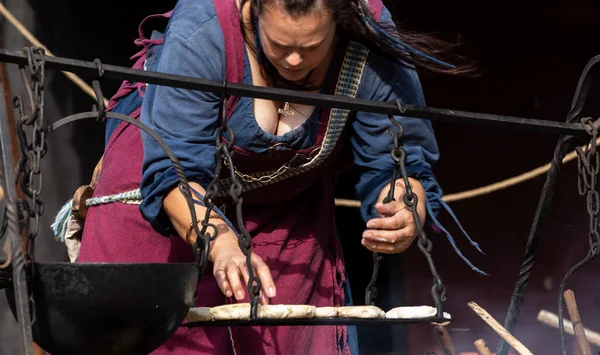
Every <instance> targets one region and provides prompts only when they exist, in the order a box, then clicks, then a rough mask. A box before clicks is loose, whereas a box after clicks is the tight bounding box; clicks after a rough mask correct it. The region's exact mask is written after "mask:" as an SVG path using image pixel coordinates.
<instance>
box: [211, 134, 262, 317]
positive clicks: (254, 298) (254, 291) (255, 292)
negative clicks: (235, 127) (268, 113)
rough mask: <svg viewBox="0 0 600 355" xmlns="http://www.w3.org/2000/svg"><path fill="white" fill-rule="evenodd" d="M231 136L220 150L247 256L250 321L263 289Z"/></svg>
mask: <svg viewBox="0 0 600 355" xmlns="http://www.w3.org/2000/svg"><path fill="white" fill-rule="evenodd" d="M229 134H230V138H231V139H230V142H229V144H222V145H221V146H220V147H219V148H220V149H219V150H220V152H221V155H222V157H223V158H224V159H225V161H226V162H227V164H228V166H229V173H230V176H231V185H230V187H229V195H230V196H231V199H232V200H233V203H234V204H235V215H236V220H237V226H238V229H239V238H238V244H239V246H240V249H241V250H242V253H244V255H245V256H246V267H247V269H248V293H249V297H250V301H251V307H250V319H253V318H256V313H257V309H258V302H259V300H260V289H261V287H262V285H261V282H260V279H259V278H258V276H257V275H256V274H255V273H254V268H253V267H252V251H251V245H250V244H251V242H252V237H251V236H250V233H248V230H247V229H246V227H245V226H244V218H243V216H242V205H243V197H242V184H241V183H240V181H239V180H238V179H237V177H236V174H235V171H234V169H233V159H232V157H233V154H234V152H233V142H234V140H235V136H234V134H233V131H231V130H229Z"/></svg>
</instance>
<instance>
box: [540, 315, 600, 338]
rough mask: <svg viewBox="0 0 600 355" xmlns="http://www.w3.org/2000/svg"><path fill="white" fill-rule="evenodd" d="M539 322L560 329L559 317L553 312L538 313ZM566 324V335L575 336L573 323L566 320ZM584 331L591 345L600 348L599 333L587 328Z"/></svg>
mask: <svg viewBox="0 0 600 355" xmlns="http://www.w3.org/2000/svg"><path fill="white" fill-rule="evenodd" d="M537 320H538V322H540V323H543V324H545V325H547V326H550V327H552V328H556V329H558V328H559V327H558V316H557V315H556V314H554V313H552V312H548V311H546V310H543V309H542V310H541V311H540V312H539V313H538V316H537ZM564 324H565V333H567V334H571V335H575V331H574V330H573V323H571V322H570V321H568V320H566V319H565V320H564ZM583 329H584V333H585V337H586V338H587V341H589V342H590V343H592V344H594V345H596V346H600V333H597V332H595V331H593V330H590V329H587V328H583Z"/></svg>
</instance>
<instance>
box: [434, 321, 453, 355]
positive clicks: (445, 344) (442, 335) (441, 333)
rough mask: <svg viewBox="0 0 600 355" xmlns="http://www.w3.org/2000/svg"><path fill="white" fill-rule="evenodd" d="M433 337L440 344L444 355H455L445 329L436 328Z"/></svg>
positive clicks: (439, 326) (441, 326) (441, 327)
mask: <svg viewBox="0 0 600 355" xmlns="http://www.w3.org/2000/svg"><path fill="white" fill-rule="evenodd" d="M435 336H436V337H437V339H438V341H439V342H440V346H441V347H442V351H444V354H445V355H456V350H455V349H454V343H453V342H452V338H451V337H450V334H448V330H447V329H446V327H444V326H443V325H438V326H436V327H435Z"/></svg>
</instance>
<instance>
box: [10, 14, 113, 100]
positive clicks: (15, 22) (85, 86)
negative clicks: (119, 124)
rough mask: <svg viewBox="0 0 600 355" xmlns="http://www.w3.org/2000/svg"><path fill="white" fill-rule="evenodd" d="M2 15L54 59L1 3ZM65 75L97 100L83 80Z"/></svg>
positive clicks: (27, 38) (30, 41)
mask: <svg viewBox="0 0 600 355" xmlns="http://www.w3.org/2000/svg"><path fill="white" fill-rule="evenodd" d="M0 14H2V16H4V18H6V19H7V20H8V22H10V24H11V25H13V26H14V27H15V28H16V30H17V31H18V32H19V33H20V34H21V35H22V36H23V37H25V39H26V40H27V41H28V42H29V43H31V44H32V45H34V46H36V47H41V48H43V49H44V52H45V54H46V55H47V56H50V57H54V54H52V52H50V50H49V49H48V48H47V47H46V46H44V45H43V44H42V43H41V42H40V41H38V40H37V38H35V37H34V36H33V35H32V34H31V32H29V31H28V30H27V28H25V26H23V24H22V23H20V22H19V20H17V19H16V18H15V17H14V16H13V14H12V13H11V12H10V11H8V9H7V8H6V7H5V6H4V4H2V3H1V2H0ZM63 74H65V75H66V76H67V77H68V78H69V79H70V80H71V81H72V82H73V83H75V85H77V86H79V88H81V89H82V90H83V91H84V92H85V93H86V94H88V95H89V96H90V97H91V98H93V99H94V100H95V99H96V94H95V93H94V90H93V89H92V88H91V87H90V86H89V85H88V84H86V83H85V82H84V81H83V80H81V78H80V77H78V76H77V75H75V74H73V73H71V72H65V71H63ZM104 106H108V100H107V99H104Z"/></svg>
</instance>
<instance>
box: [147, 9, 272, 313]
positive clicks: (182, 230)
mask: <svg viewBox="0 0 600 355" xmlns="http://www.w3.org/2000/svg"><path fill="white" fill-rule="evenodd" d="M224 63H225V49H224V39H223V33H222V31H221V28H220V24H219V22H218V18H217V17H216V14H215V10H214V8H213V7H212V2H208V1H194V0H182V1H179V2H178V4H177V6H176V8H175V10H174V11H173V16H172V17H171V20H170V22H169V26H168V28H167V32H166V33H165V40H164V44H163V45H162V47H161V49H160V55H159V57H158V58H157V60H156V68H154V71H157V72H162V73H169V74H175V75H184V76H190V77H197V78H203V79H209V80H219V81H221V80H222V79H223V75H224ZM150 70H152V69H150ZM219 103H220V100H219V97H218V96H217V95H215V94H213V93H209V92H202V91H194V90H189V89H179V88H173V87H168V86H159V85H148V86H147V88H146V91H145V96H144V102H143V105H142V112H141V120H142V122H143V123H145V124H147V125H148V126H149V127H150V128H151V129H153V130H154V131H156V132H157V133H158V134H159V135H160V136H161V137H162V138H163V139H164V140H165V142H166V143H167V144H168V145H169V147H170V148H171V150H172V151H173V152H174V153H175V155H176V156H177V157H178V159H179V161H180V163H181V165H182V167H183V169H184V173H185V175H186V178H187V179H188V181H190V185H191V186H192V187H193V188H194V189H196V190H197V191H198V192H199V193H200V194H202V195H203V194H204V192H205V190H204V188H203V186H208V184H209V182H210V181H211V180H212V178H213V176H214V169H215V152H216V145H215V141H216V135H217V132H218V128H219V125H220V120H219V117H218V112H219ZM142 139H143V144H144V161H143V173H142V181H141V186H140V189H141V191H142V196H143V202H142V204H141V205H140V210H141V212H142V215H143V216H144V218H145V219H146V220H147V221H148V222H150V223H151V225H152V226H153V228H154V229H155V230H157V231H159V232H160V233H161V234H163V235H165V236H168V235H174V234H177V235H179V236H181V237H182V238H184V239H189V240H187V242H188V243H194V242H195V238H196V236H195V235H194V233H191V235H190V236H189V238H186V235H187V234H188V230H189V226H190V223H191V222H192V217H191V214H190V211H189V207H188V205H187V203H186V200H185V198H184V196H183V194H182V193H181V191H180V190H179V188H177V187H178V184H179V178H178V176H177V174H176V173H175V170H174V168H173V166H172V163H171V161H170V159H169V158H168V156H167V155H166V152H164V150H163V149H162V148H161V147H160V146H159V145H158V144H157V143H156V142H155V141H154V140H153V139H151V138H150V137H149V136H147V135H144V134H143V135H142ZM195 208H196V215H197V216H198V218H202V217H203V216H204V212H205V208H204V207H202V206H200V205H196V206H195ZM220 218H222V219H223V220H222V221H218V220H217V221H215V222H217V224H218V225H219V228H220V232H221V233H220V235H219V236H218V237H217V239H216V240H215V241H213V242H212V243H211V251H210V260H211V261H212V262H213V263H214V267H213V273H214V275H215V277H216V279H217V282H218V283H219V287H220V288H221V290H222V291H223V293H224V294H225V295H227V296H231V295H233V296H235V297H236V298H237V299H238V300H240V299H242V298H243V297H244V293H245V292H244V288H245V287H243V284H242V282H241V280H245V281H246V283H247V281H248V280H247V275H248V272H247V269H246V264H245V256H244V254H243V253H242V252H241V250H240V248H239V246H238V242H237V235H236V232H235V231H234V230H232V229H231V228H230V227H229V225H228V223H224V221H226V220H225V216H220ZM211 222H212V221H211ZM252 264H253V266H254V267H255V269H256V273H257V275H258V277H259V278H260V279H261V282H262V283H263V295H269V296H270V295H274V285H273V280H272V278H271V275H270V272H269V270H268V267H267V266H266V265H265V264H264V263H263V262H262V260H261V259H260V257H259V256H258V255H256V254H255V253H252ZM271 289H272V290H271ZM265 301H266V298H265V299H263V302H265Z"/></svg>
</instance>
